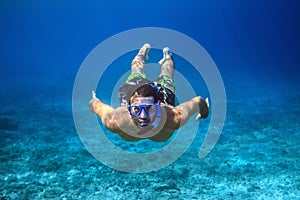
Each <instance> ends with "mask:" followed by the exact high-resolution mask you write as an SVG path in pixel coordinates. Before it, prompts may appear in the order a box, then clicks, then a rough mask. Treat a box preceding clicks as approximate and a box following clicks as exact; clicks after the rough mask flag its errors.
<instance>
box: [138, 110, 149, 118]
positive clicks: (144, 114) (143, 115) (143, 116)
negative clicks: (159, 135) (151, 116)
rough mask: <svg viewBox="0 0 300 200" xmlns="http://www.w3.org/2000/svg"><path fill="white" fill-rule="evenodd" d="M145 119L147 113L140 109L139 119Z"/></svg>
mask: <svg viewBox="0 0 300 200" xmlns="http://www.w3.org/2000/svg"><path fill="white" fill-rule="evenodd" d="M147 117H148V115H147V112H146V111H145V110H144V109H142V112H141V115H140V118H141V119H147Z"/></svg>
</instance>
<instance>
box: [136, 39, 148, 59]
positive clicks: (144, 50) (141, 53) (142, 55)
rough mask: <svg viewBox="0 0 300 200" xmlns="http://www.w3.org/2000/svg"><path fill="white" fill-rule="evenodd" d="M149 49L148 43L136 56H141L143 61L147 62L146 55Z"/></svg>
mask: <svg viewBox="0 0 300 200" xmlns="http://www.w3.org/2000/svg"><path fill="white" fill-rule="evenodd" d="M150 49H151V45H150V44H149V43H145V44H144V45H143V46H142V47H141V48H140V51H139V53H138V56H141V57H142V58H143V59H144V60H148V53H149V51H150Z"/></svg>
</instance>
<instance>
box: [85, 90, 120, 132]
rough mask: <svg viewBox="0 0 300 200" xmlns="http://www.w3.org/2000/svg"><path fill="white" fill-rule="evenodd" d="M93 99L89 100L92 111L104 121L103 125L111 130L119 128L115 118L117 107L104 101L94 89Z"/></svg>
mask: <svg viewBox="0 0 300 200" xmlns="http://www.w3.org/2000/svg"><path fill="white" fill-rule="evenodd" d="M92 97H93V98H92V99H91V100H90V102H89V108H90V111H91V112H93V113H95V114H97V115H98V116H99V117H100V118H101V121H102V123H103V125H104V126H105V127H106V128H108V129H110V130H111V131H114V132H115V131H116V130H118V129H119V127H118V125H117V122H116V120H115V119H114V117H113V115H114V111H115V109H114V108H112V107H111V106H109V105H107V104H105V103H103V102H102V101H100V100H99V99H98V98H97V97H96V94H95V92H94V91H92Z"/></svg>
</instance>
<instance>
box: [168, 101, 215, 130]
mask: <svg viewBox="0 0 300 200" xmlns="http://www.w3.org/2000/svg"><path fill="white" fill-rule="evenodd" d="M173 113H174V121H175V124H177V127H178V128H179V127H181V126H183V125H184V124H185V123H186V122H187V121H188V120H189V118H190V117H191V116H193V115H194V114H196V113H198V115H197V117H196V120H200V119H201V118H206V117H207V116H208V114H209V104H208V99H203V98H202V97H199V96H198V97H195V98H193V99H191V100H190V101H186V102H184V103H182V104H180V105H178V106H176V107H175V108H173Z"/></svg>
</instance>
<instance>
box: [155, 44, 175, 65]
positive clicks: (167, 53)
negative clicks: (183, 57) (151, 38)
mask: <svg viewBox="0 0 300 200" xmlns="http://www.w3.org/2000/svg"><path fill="white" fill-rule="evenodd" d="M171 58H172V53H171V51H170V48H169V47H165V48H163V58H162V59H161V60H160V61H159V62H158V63H159V64H160V65H162V64H163V63H164V62H165V61H166V60H168V59H171Z"/></svg>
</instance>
